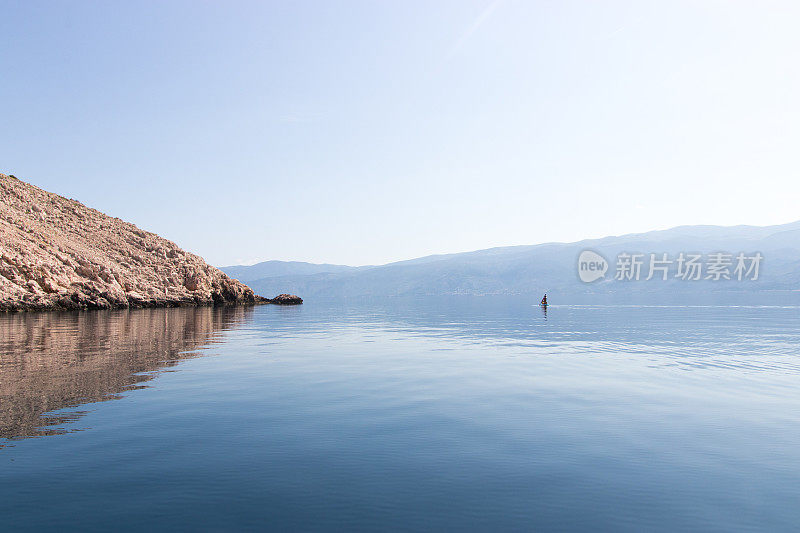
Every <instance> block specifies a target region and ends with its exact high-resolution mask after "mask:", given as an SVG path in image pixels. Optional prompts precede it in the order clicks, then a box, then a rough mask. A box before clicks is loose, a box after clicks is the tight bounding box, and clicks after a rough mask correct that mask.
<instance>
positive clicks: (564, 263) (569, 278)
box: [223, 222, 800, 300]
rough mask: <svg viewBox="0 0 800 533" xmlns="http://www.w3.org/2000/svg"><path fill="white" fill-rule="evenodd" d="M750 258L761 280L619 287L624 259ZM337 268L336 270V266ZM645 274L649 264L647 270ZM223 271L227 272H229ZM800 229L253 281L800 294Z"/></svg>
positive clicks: (652, 236) (590, 244) (302, 288)
mask: <svg viewBox="0 0 800 533" xmlns="http://www.w3.org/2000/svg"><path fill="white" fill-rule="evenodd" d="M584 249H591V250H594V251H596V252H598V253H600V254H602V255H603V256H604V257H605V258H606V259H607V260H608V262H609V271H608V272H607V273H606V276H605V279H604V280H601V281H598V282H595V283H591V284H587V283H583V282H581V281H580V280H579V279H578V275H577V257H578V255H579V254H580V252H581V251H582V250H584ZM720 251H721V252H727V253H730V254H737V253H739V252H745V253H747V254H752V253H754V252H761V253H762V254H763V255H764V261H763V263H762V265H761V268H760V275H759V279H758V280H757V281H749V280H748V281H719V282H715V281H705V280H701V281H696V282H694V281H693V282H689V281H683V280H676V279H674V278H673V277H672V276H671V277H670V279H668V280H666V281H662V280H660V279H654V280H651V281H644V277H646V275H647V271H646V268H643V274H644V275H643V276H642V280H640V281H638V282H635V281H626V282H623V281H615V280H613V277H614V273H615V272H614V268H615V262H616V257H617V255H618V254H619V253H621V252H629V253H631V252H637V253H644V254H650V253H655V254H662V253H667V254H670V256H671V257H672V258H673V259H674V256H676V255H677V254H678V253H680V252H685V253H690V252H697V253H703V254H709V253H714V252H720ZM337 266H338V265H337ZM645 267H646V265H645ZM223 270H225V271H227V272H228V273H230V272H231V268H230V267H227V268H224V269H223ZM799 272H800V222H793V223H790V224H782V225H776V226H744V225H742V226H708V225H704V226H679V227H675V228H671V229H667V230H658V231H652V232H646V233H634V234H627V235H619V236H609V237H603V238H599V239H586V240H582V241H578V242H575V243H544V244H538V245H522V246H510V247H500V248H490V249H485V250H476V251H472V252H464V253H456V254H447V255H435V256H427V257H422V258H418V259H412V260H408V261H400V262H395V263H389V264H386V265H380V266H374V267H369V268H360V269H357V268H353V267H350V269H347V268H340V269H338V270H336V271H327V272H317V273H312V274H300V273H294V274H287V275H279V276H272V277H269V278H262V279H255V280H248V281H250V284H251V286H253V287H254V289H256V290H258V291H261V292H265V293H268V292H270V291H275V290H288V291H291V292H295V293H298V294H303V295H304V296H306V297H309V296H310V297H364V296H367V297H368V296H379V297H382V296H426V295H447V294H475V295H482V294H530V295H540V294H541V293H543V292H545V291H547V292H549V293H551V294H553V295H554V296H556V297H557V298H575V297H581V298H588V299H589V300H591V299H592V297H593V296H595V295H597V296H601V295H608V294H611V293H613V294H616V295H620V296H626V295H628V296H637V297H638V296H641V295H654V296H660V295H670V296H672V295H680V294H684V295H685V294H694V293H697V292H698V291H699V292H708V293H728V292H732V293H752V292H765V291H766V292H770V291H771V292H783V293H788V294H798V293H796V292H793V291H796V290H797V289H800V274H799Z"/></svg>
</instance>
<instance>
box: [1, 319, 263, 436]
mask: <svg viewBox="0 0 800 533" xmlns="http://www.w3.org/2000/svg"><path fill="white" fill-rule="evenodd" d="M250 313H252V308H249V307H242V306H225V307H186V308H179V309H134V310H118V311H103V312H92V313H87V312H74V313H37V314H27V313H23V314H3V315H0V438H5V439H15V438H22V437H30V436H40V435H49V434H56V433H62V432H63V430H62V429H60V428H59V426H60V425H61V424H62V423H63V422H66V421H69V420H72V419H74V418H76V417H79V416H80V414H81V412H80V411H79V410H78V411H74V410H73V411H72V412H69V413H66V414H63V413H62V414H58V415H45V413H48V412H50V411H53V410H57V409H64V408H75V407H78V406H80V405H82V404H85V403H89V402H98V401H104V400H111V399H115V398H118V397H119V395H120V394H121V393H123V392H125V391H128V390H131V389H134V388H139V387H142V386H144V383H145V382H147V381H148V380H150V379H152V378H153V376H154V375H155V374H154V373H155V372H157V371H158V370H162V369H164V368H167V367H171V366H174V365H175V364H177V363H178V362H179V361H180V360H182V359H186V358H190V357H195V356H196V355H198V353H199V352H198V350H199V349H200V348H203V347H207V346H210V345H213V344H214V343H215V342H216V341H217V339H218V338H219V337H220V335H221V334H222V333H223V332H224V331H225V330H227V329H230V328H232V327H235V326H236V324H238V323H241V322H242V321H244V320H247V319H248V317H249V316H250Z"/></svg>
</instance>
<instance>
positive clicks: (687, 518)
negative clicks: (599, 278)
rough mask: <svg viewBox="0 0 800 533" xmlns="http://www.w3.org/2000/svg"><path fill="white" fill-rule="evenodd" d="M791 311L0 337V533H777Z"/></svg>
mask: <svg viewBox="0 0 800 533" xmlns="http://www.w3.org/2000/svg"><path fill="white" fill-rule="evenodd" d="M799 347H800V309H799V308H797V307H633V306H630V307H626V306H617V307H602V306H551V307H550V309H549V311H548V312H547V315H546V316H545V315H544V313H543V312H542V310H541V309H539V308H538V307H536V306H534V305H532V302H530V301H526V300H522V299H506V298H466V297H465V298H452V299H430V300H418V301H404V300H394V301H392V300H390V301H384V302H370V303H364V302H362V303H353V304H342V303H337V304H332V303H320V302H307V303H306V304H305V305H303V306H300V307H277V306H261V307H256V308H253V309H241V308H239V309H209V308H206V309H172V310H138V311H130V312H96V313H75V314H70V313H66V314H38V315H8V316H0V446H2V448H0V529H2V530H3V531H8V530H15V531H19V530H31V531H42V530H53V531H55V530H58V531H63V530H79V531H108V530H116V531H118V530H126V529H136V530H140V529H146V530H216V531H224V530H242V529H253V530H267V529H270V530H276V531H333V530H336V531H379V530H380V531H387V530H390V531H443V530H445V531H458V530H466V531H473V530H475V531H520V530H609V531H643V530H648V531H676V530H694V531H791V530H796V529H797V525H798V524H800V389H799V386H800V379H798V378H800V357H798V348H799Z"/></svg>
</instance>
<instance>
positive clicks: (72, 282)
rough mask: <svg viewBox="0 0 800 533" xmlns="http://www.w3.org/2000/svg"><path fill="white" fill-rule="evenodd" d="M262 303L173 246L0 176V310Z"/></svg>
mask: <svg viewBox="0 0 800 533" xmlns="http://www.w3.org/2000/svg"><path fill="white" fill-rule="evenodd" d="M262 300H263V299H262V298H260V297H257V296H256V295H255V294H254V293H253V291H252V289H250V288H249V287H247V286H246V285H244V284H243V283H240V282H239V281H237V280H234V279H231V278H229V277H228V276H227V275H225V274H224V273H223V272H222V271H220V270H219V269H217V268H215V267H213V266H211V265H209V264H207V263H206V262H205V261H203V259H202V258H200V257H198V256H196V255H194V254H190V253H187V252H184V251H183V250H181V249H180V248H178V246H177V245H176V244H175V243H173V242H170V241H168V240H166V239H163V238H161V237H159V236H158V235H155V234H153V233H149V232H146V231H143V230H141V229H139V228H137V227H136V226H134V225H133V224H129V223H127V222H123V221H122V220H120V219H118V218H112V217H109V216H107V215H104V214H103V213H100V212H99V211H96V210H94V209H90V208H88V207H86V206H84V205H83V204H81V203H79V202H77V201H75V200H68V199H66V198H63V197H61V196H58V195H56V194H52V193H49V192H47V191H44V190H42V189H39V188H38V187H35V186H33V185H30V184H28V183H25V182H23V181H20V180H19V179H17V178H15V177H13V176H7V175H5V174H0V311H28V310H30V311H33V310H48V309H110V308H124V307H174V306H182V305H204V304H216V305H221V304H233V303H245V304H253V303H256V302H258V301H262Z"/></svg>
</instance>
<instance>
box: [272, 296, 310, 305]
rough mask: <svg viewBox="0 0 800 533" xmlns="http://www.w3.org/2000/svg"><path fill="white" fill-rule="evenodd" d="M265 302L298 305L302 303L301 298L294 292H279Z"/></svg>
mask: <svg viewBox="0 0 800 533" xmlns="http://www.w3.org/2000/svg"><path fill="white" fill-rule="evenodd" d="M267 302H269V303H271V304H278V305H300V304H301V303H303V299H302V298H300V297H299V296H295V295H294V294H279V295H277V296H276V297H275V298H272V299H271V300H267Z"/></svg>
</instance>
